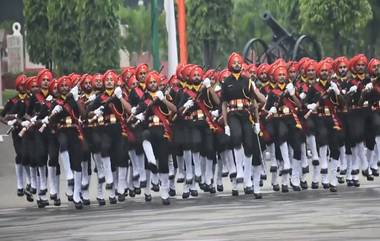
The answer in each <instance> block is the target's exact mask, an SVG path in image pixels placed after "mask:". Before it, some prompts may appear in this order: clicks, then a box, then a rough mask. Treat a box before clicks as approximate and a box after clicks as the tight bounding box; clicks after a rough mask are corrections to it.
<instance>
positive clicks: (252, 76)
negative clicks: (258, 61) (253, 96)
mask: <svg viewBox="0 0 380 241" xmlns="http://www.w3.org/2000/svg"><path fill="white" fill-rule="evenodd" d="M249 77H250V78H251V79H253V80H254V79H256V78H257V75H256V71H249Z"/></svg>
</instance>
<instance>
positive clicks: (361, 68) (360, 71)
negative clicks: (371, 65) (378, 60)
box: [356, 61, 366, 74]
mask: <svg viewBox="0 0 380 241" xmlns="http://www.w3.org/2000/svg"><path fill="white" fill-rule="evenodd" d="M365 68H366V65H365V63H364V62H363V61H359V62H358V63H357V64H356V72H358V74H364V72H365Z"/></svg>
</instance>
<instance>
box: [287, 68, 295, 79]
mask: <svg viewBox="0 0 380 241" xmlns="http://www.w3.org/2000/svg"><path fill="white" fill-rule="evenodd" d="M289 78H290V79H291V80H296V79H297V72H296V71H294V70H292V69H290V70H289Z"/></svg>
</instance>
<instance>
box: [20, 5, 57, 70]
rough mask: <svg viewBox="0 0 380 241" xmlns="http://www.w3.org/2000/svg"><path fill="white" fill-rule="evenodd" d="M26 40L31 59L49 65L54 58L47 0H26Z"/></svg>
mask: <svg viewBox="0 0 380 241" xmlns="http://www.w3.org/2000/svg"><path fill="white" fill-rule="evenodd" d="M23 2H24V19H25V30H26V33H27V35H26V42H27V43H28V45H27V48H28V53H29V57H30V60H31V61H33V62H35V63H42V64H44V65H46V66H47V65H48V64H49V62H50V61H51V59H52V56H51V52H52V48H51V45H50V44H49V34H48V29H49V24H48V18H47V1H40V0H24V1H23Z"/></svg>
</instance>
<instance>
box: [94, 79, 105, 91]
mask: <svg viewBox="0 0 380 241" xmlns="http://www.w3.org/2000/svg"><path fill="white" fill-rule="evenodd" d="M95 87H96V88H97V89H101V88H103V81H102V80H101V79H96V80H95Z"/></svg>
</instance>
